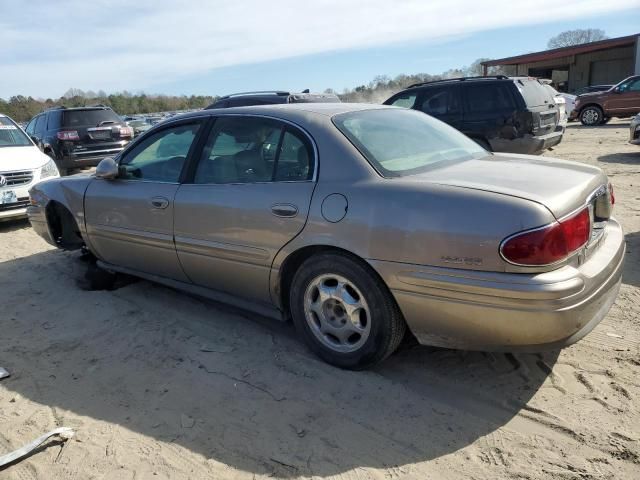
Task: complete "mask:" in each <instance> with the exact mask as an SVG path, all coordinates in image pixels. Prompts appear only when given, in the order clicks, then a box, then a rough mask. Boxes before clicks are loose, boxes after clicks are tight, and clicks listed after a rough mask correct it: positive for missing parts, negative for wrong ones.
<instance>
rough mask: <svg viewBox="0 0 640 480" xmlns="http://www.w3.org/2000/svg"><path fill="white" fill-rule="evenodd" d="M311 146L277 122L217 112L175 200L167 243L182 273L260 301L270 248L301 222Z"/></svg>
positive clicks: (310, 176)
mask: <svg viewBox="0 0 640 480" xmlns="http://www.w3.org/2000/svg"><path fill="white" fill-rule="evenodd" d="M315 152H316V149H315V147H314V144H313V142H312V140H311V138H310V137H309V136H308V135H307V134H306V133H305V132H303V131H302V130H301V129H299V128H297V127H295V126H293V125H290V124H287V123H284V122H282V121H278V120H274V119H270V118H265V117H259V116H238V115H221V116H219V117H218V118H217V119H216V121H215V123H214V125H213V128H212V130H211V132H210V134H209V135H208V139H207V141H206V143H205V147H204V149H203V151H202V155H201V158H200V159H199V161H198V163H197V165H196V166H195V168H194V171H193V172H192V179H191V181H190V182H185V183H184V184H183V185H181V186H180V188H179V189H178V193H177V194H176V199H175V228H174V232H175V242H176V248H177V251H178V258H179V259H180V263H181V264H182V266H183V268H184V270H185V272H186V273H187V275H188V277H189V279H190V280H191V281H192V282H193V283H195V284H197V285H201V286H204V287H208V288H212V289H214V290H217V291H220V292H224V293H227V294H232V295H235V296H237V297H243V298H245V299H250V300H257V301H260V302H263V303H264V304H269V303H270V302H271V298H270V293H269V275H270V270H271V264H272V263H273V259H274V257H275V255H276V254H277V253H278V251H279V250H280V249H281V248H282V247H283V246H284V245H285V244H286V243H288V242H289V241H290V240H291V239H293V238H294V237H295V236H296V235H297V234H298V233H299V232H300V231H301V230H302V228H303V227H304V224H305V222H306V219H307V214H308V211H309V204H310V201H311V195H312V193H313V189H314V186H315V171H316V168H317V166H316V164H317V156H316V153H315Z"/></svg>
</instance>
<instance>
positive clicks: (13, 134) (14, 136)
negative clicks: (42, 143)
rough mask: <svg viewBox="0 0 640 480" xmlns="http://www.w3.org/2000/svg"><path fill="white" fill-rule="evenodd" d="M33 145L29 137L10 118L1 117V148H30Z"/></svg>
mask: <svg viewBox="0 0 640 480" xmlns="http://www.w3.org/2000/svg"><path fill="white" fill-rule="evenodd" d="M32 145H33V144H32V143H31V140H30V139H29V137H27V135H26V134H25V133H24V132H23V131H22V129H21V128H20V127H18V126H17V125H16V124H15V123H13V120H11V119H10V118H9V117H0V148H2V147H30V146H32Z"/></svg>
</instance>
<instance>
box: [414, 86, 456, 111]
mask: <svg viewBox="0 0 640 480" xmlns="http://www.w3.org/2000/svg"><path fill="white" fill-rule="evenodd" d="M418 109H419V110H422V111H423V112H424V113H427V114H429V115H433V116H436V117H437V116H438V115H446V114H450V113H457V112H459V111H460V103H459V101H458V92H457V89H454V88H426V89H424V91H423V93H422V98H421V99H420V105H419V106H418Z"/></svg>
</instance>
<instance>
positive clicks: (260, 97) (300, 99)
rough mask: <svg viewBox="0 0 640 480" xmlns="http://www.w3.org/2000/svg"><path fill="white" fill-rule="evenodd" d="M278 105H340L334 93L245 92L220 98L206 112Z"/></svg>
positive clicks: (306, 91)
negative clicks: (214, 109)
mask: <svg viewBox="0 0 640 480" xmlns="http://www.w3.org/2000/svg"><path fill="white" fill-rule="evenodd" d="M277 103H340V99H339V98H338V96H337V95H335V94H333V93H309V90H305V91H303V92H302V93H290V92H283V91H278V90H275V91H265V92H244V93H234V94H232V95H225V96H224V97H220V98H219V99H217V100H216V101H215V102H214V103H212V104H211V105H209V106H208V107H207V108H206V109H205V110H211V109H213V108H229V107H247V106H250V105H273V104H277Z"/></svg>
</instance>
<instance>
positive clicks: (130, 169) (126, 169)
mask: <svg viewBox="0 0 640 480" xmlns="http://www.w3.org/2000/svg"><path fill="white" fill-rule="evenodd" d="M202 125H203V120H202V119H195V120H194V119H191V120H185V121H181V122H172V123H171V124H168V125H166V126H165V127H164V128H162V129H160V130H157V131H155V132H153V133H150V134H149V135H147V136H145V137H143V138H141V139H140V140H139V141H138V142H137V143H136V144H135V145H134V146H133V147H132V148H131V149H129V150H128V151H126V152H125V153H124V154H123V156H122V158H121V160H120V171H121V173H120V174H119V175H118V178H117V179H115V180H101V179H95V180H94V181H92V182H91V183H90V184H89V187H88V188H87V192H86V194H85V219H86V224H87V234H88V236H89V240H90V243H91V245H92V247H93V249H94V250H95V252H96V254H97V255H98V256H99V257H100V258H101V259H103V260H105V261H106V262H108V263H112V264H115V265H119V266H123V267H127V268H131V269H134V270H138V271H140V272H144V273H148V274H153V275H159V276H162V277H167V278H172V279H175V280H180V281H185V282H186V281H188V279H187V277H186V276H185V274H184V272H183V270H182V268H181V267H180V263H179V261H178V257H177V254H176V249H175V245H174V242H173V221H174V218H173V217H174V212H175V208H174V198H175V195H176V192H177V191H178V186H179V184H180V179H181V175H182V170H183V167H184V165H185V164H186V160H187V158H189V157H190V155H193V151H194V149H195V145H196V138H197V136H198V133H199V131H200V130H201V128H202Z"/></svg>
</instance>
